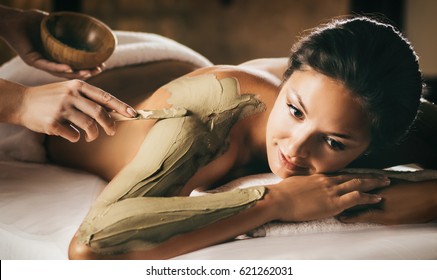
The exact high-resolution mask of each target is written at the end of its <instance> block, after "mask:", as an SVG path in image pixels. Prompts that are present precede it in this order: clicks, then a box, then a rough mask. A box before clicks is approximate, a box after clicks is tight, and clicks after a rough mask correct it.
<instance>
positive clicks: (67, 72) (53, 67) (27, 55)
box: [0, 7, 104, 79]
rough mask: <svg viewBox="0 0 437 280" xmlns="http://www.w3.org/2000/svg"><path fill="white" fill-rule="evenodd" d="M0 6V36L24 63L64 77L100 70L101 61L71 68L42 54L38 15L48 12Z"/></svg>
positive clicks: (74, 76)
mask: <svg viewBox="0 0 437 280" xmlns="http://www.w3.org/2000/svg"><path fill="white" fill-rule="evenodd" d="M0 8H2V10H3V12H4V15H3V16H4V17H5V19H4V20H2V22H1V23H0V24H2V25H4V26H2V28H1V30H2V32H1V34H0V36H1V37H3V38H4V39H5V41H6V42H7V43H8V44H9V45H10V47H11V48H12V49H14V50H15V51H16V52H17V54H18V55H19V56H20V57H21V59H23V61H24V62H25V63H26V64H28V65H30V66H33V67H35V68H38V69H41V70H43V71H46V72H48V73H50V74H52V75H55V76H59V77H63V78H67V79H86V78H89V77H91V76H94V75H97V74H99V73H100V72H102V70H103V68H104V65H103V64H102V65H100V66H99V67H96V68H95V69H89V70H80V71H73V69H72V68H71V67H70V66H69V65H66V64H61V63H57V62H54V61H52V60H50V59H48V58H46V57H45V54H44V51H43V47H42V43H41V38H40V24H41V21H42V19H43V18H44V17H46V16H47V15H48V14H47V13H46V12H43V11H39V10H26V11H21V10H15V9H8V8H6V7H0Z"/></svg>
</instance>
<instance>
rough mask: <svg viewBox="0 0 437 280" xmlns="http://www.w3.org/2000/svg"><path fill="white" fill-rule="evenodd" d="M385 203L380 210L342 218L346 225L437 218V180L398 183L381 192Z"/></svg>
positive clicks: (371, 208)
mask: <svg viewBox="0 0 437 280" xmlns="http://www.w3.org/2000/svg"><path fill="white" fill-rule="evenodd" d="M377 194H378V195H380V196H381V197H382V198H383V200H382V202H381V204H378V205H377V206H376V207H366V208H365V209H361V210H358V211H346V212H345V213H342V214H341V215H340V216H339V217H338V219H339V220H340V221H342V222H345V223H359V222H361V223H377V224H410V223H426V222H430V221H433V220H436V219H437V181H436V180H432V181H423V182H407V181H402V182H395V183H394V184H393V185H392V186H390V187H388V188H385V189H382V190H378V191H377Z"/></svg>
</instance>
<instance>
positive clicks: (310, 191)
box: [268, 174, 390, 222]
mask: <svg viewBox="0 0 437 280" xmlns="http://www.w3.org/2000/svg"><path fill="white" fill-rule="evenodd" d="M389 184H390V181H389V179H388V178H386V177H384V176H381V175H363V174H344V175H336V176H327V175H322V174H315V175H311V176H293V177H290V178H287V179H284V180H283V181H281V182H280V183H278V184H276V185H272V186H269V187H268V190H269V193H268V195H269V196H270V198H271V199H272V200H271V203H272V207H274V208H275V211H274V213H276V214H274V217H275V219H277V220H280V221H284V222H299V221H309V220H316V219H321V218H326V217H332V216H335V215H337V214H339V213H341V212H343V211H344V210H345V209H348V208H351V207H354V206H356V205H363V204H375V203H379V202H380V201H381V197H380V196H379V195H376V194H368V193H366V192H368V191H371V190H373V189H376V188H380V187H384V186H387V185H389Z"/></svg>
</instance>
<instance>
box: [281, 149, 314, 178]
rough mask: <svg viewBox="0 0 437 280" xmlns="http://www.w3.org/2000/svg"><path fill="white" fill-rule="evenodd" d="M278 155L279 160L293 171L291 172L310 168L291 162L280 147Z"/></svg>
mask: <svg viewBox="0 0 437 280" xmlns="http://www.w3.org/2000/svg"><path fill="white" fill-rule="evenodd" d="M278 157H279V161H280V162H281V164H282V166H283V167H284V168H285V169H287V170H288V171H291V172H296V171H300V172H302V171H307V170H308V168H307V167H303V166H299V165H296V164H294V163H291V162H289V161H288V160H287V159H286V158H285V156H284V154H283V153H282V151H281V149H278Z"/></svg>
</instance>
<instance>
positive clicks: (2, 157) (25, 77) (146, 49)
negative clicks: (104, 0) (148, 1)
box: [0, 31, 212, 162]
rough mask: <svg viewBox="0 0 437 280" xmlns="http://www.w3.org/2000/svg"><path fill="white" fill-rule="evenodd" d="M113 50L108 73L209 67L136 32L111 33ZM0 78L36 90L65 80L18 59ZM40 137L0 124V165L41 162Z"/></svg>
mask: <svg viewBox="0 0 437 280" xmlns="http://www.w3.org/2000/svg"><path fill="white" fill-rule="evenodd" d="M114 33H115V35H116V36H117V41H118V44H117V47H116V49H115V51H114V53H113V54H112V56H111V57H110V58H109V59H108V61H106V66H107V68H108V69H111V68H117V67H123V66H126V65H134V64H141V63H147V62H152V61H162V60H176V61H183V62H189V63H191V64H193V65H195V66H199V67H206V66H211V65H212V63H211V62H210V61H209V60H208V59H206V58H205V57H204V56H202V55H201V54H199V53H197V52H195V51H194V50H192V49H190V48H188V47H187V46H184V45H182V44H180V43H178V42H176V41H174V40H171V39H169V38H166V37H163V36H160V35H156V34H150V33H140V32H128V31H115V32H114ZM0 78H2V79H5V80H9V81H13V82H16V83H20V84H23V85H26V86H37V85H42V84H47V83H54V82H59V81H63V80H65V79H64V78H60V77H55V76H52V75H50V74H48V73H47V72H44V71H41V70H38V69H35V68H33V67H30V66H28V65H26V64H25V63H24V62H23V61H22V60H21V59H20V58H19V57H15V58H13V59H11V60H10V61H9V62H7V63H5V64H3V65H2V66H1V67H0ZM44 137H45V136H44V135H41V134H38V133H34V132H32V131H30V130H28V129H26V128H23V127H19V126H15V125H10V124H0V161H30V162H45V161H46V156H45V150H44V147H43V145H42V144H43V142H44Z"/></svg>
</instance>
